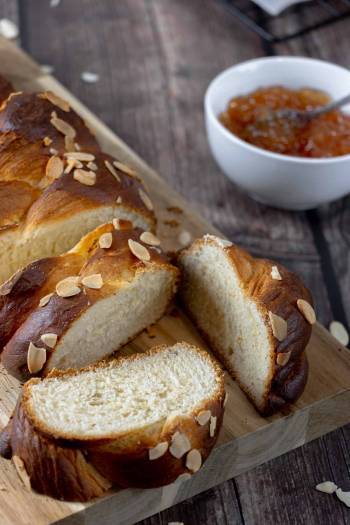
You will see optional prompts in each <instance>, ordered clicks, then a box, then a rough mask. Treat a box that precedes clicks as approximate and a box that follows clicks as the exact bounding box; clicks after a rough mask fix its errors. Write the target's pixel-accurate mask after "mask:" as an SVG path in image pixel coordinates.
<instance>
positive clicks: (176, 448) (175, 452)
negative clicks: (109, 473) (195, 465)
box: [169, 431, 191, 459]
mask: <svg viewBox="0 0 350 525" xmlns="http://www.w3.org/2000/svg"><path fill="white" fill-rule="evenodd" d="M189 450H191V443H190V440H189V439H188V437H187V436H186V434H183V433H182V432H178V431H176V432H175V434H174V435H173V437H172V440H171V445H170V448H169V452H170V454H171V455H172V456H174V458H177V459H180V458H182V456H183V455H184V454H186V452H188V451H189Z"/></svg>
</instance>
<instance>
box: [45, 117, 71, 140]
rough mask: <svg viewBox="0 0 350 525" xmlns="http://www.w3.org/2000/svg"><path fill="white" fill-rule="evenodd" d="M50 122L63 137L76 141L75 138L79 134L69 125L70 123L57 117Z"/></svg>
mask: <svg viewBox="0 0 350 525" xmlns="http://www.w3.org/2000/svg"><path fill="white" fill-rule="evenodd" d="M53 113H54V112H53ZM50 122H51V124H52V125H53V126H54V127H55V128H56V129H57V131H59V132H60V133H62V135H65V136H66V137H70V138H71V139H74V137H75V136H76V134H77V133H76V131H75V129H74V128H73V126H71V125H70V124H68V122H66V121H65V120H63V119H61V118H58V117H57V116H53V117H52V118H51V120H50Z"/></svg>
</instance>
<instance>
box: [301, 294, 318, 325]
mask: <svg viewBox="0 0 350 525" xmlns="http://www.w3.org/2000/svg"><path fill="white" fill-rule="evenodd" d="M297 307H298V309H299V311H300V312H301V313H302V314H303V316H304V317H305V319H306V320H307V322H308V323H309V324H315V323H316V314H315V310H314V309H313V308H312V306H311V304H310V303H308V302H307V301H305V299H298V300H297Z"/></svg>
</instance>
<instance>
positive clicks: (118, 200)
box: [115, 195, 123, 204]
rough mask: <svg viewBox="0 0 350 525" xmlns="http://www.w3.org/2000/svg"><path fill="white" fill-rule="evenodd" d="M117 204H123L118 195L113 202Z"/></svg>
mask: <svg viewBox="0 0 350 525" xmlns="http://www.w3.org/2000/svg"><path fill="white" fill-rule="evenodd" d="M115 202H116V203H117V204H121V203H122V202H123V199H122V198H121V196H120V195H119V197H117V200H116V201H115Z"/></svg>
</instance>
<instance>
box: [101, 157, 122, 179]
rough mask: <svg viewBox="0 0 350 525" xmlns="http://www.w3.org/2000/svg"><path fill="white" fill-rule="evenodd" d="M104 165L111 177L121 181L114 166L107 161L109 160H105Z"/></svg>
mask: <svg viewBox="0 0 350 525" xmlns="http://www.w3.org/2000/svg"><path fill="white" fill-rule="evenodd" d="M105 166H106V168H107V169H108V171H109V173H111V174H112V175H113V177H114V178H115V179H116V180H117V181H118V182H121V178H120V177H119V175H118V173H117V170H116V169H115V167H114V166H113V165H112V164H111V163H110V162H109V160H105Z"/></svg>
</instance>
